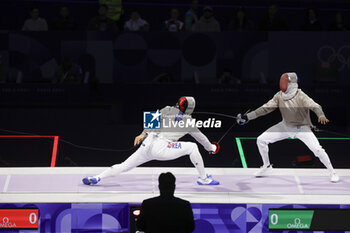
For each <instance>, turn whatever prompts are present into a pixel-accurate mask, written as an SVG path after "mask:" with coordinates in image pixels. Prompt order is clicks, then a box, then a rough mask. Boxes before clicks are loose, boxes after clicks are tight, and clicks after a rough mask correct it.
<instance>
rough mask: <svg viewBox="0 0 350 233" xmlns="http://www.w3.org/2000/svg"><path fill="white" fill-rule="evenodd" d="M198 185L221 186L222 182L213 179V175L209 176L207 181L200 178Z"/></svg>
mask: <svg viewBox="0 0 350 233" xmlns="http://www.w3.org/2000/svg"><path fill="white" fill-rule="evenodd" d="M197 184H199V185H219V184H220V182H219V181H216V180H214V179H213V177H212V176H211V175H207V177H205V179H202V178H200V177H198V180H197Z"/></svg>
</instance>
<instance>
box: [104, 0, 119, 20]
mask: <svg viewBox="0 0 350 233" xmlns="http://www.w3.org/2000/svg"><path fill="white" fill-rule="evenodd" d="M98 2H99V4H100V5H106V6H107V7H108V12H107V17H108V18H109V19H111V20H113V21H114V22H116V23H117V21H118V20H119V19H120V17H121V15H122V11H123V6H122V0H99V1H98Z"/></svg>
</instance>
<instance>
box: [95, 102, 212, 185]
mask: <svg viewBox="0 0 350 233" xmlns="http://www.w3.org/2000/svg"><path fill="white" fill-rule="evenodd" d="M161 114H162V115H161V117H162V118H161V119H166V120H168V121H172V122H179V121H185V120H191V119H192V118H191V116H190V115H184V114H183V113H182V112H181V111H180V110H179V109H178V108H176V107H170V106H167V107H165V108H163V109H162V110H161ZM145 132H147V134H148V135H147V137H146V139H145V140H144V141H143V142H142V144H141V145H140V147H139V149H138V150H137V151H135V152H134V153H133V154H132V155H131V156H130V157H129V158H128V159H126V160H125V161H124V162H122V163H121V164H116V165H113V166H112V167H110V168H108V169H107V170H105V171H104V172H102V173H101V174H99V175H97V176H95V177H96V178H101V179H102V178H105V177H109V176H114V175H118V174H120V173H122V172H126V171H129V170H131V169H133V168H135V167H137V166H139V165H141V164H143V163H146V162H148V161H151V160H161V161H166V160H173V159H177V158H179V157H181V156H184V155H189V156H190V160H191V162H192V164H193V165H194V166H195V167H196V169H197V171H198V173H199V176H200V178H202V179H205V178H206V173H205V170H204V162H203V159H202V156H201V154H200V153H199V150H198V146H197V144H196V143H193V142H183V141H178V139H179V138H181V137H183V136H184V135H186V134H190V135H191V136H192V137H194V138H195V139H196V141H197V142H199V143H200V144H202V145H203V147H204V148H205V149H206V150H207V151H215V150H216V146H215V145H213V144H211V143H210V142H209V140H208V138H207V137H206V136H205V135H204V134H203V133H202V132H201V131H200V130H199V129H198V128H196V127H191V128H179V127H173V128H171V129H169V128H168V129H167V128H161V129H159V130H145Z"/></svg>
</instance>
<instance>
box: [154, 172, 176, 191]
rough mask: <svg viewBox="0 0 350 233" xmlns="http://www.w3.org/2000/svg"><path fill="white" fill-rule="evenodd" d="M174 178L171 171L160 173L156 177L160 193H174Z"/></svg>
mask: <svg viewBox="0 0 350 233" xmlns="http://www.w3.org/2000/svg"><path fill="white" fill-rule="evenodd" d="M175 181H176V178H175V176H174V175H173V174H172V173H171V172H167V173H162V174H160V175H159V178H158V182H159V184H158V187H159V192H160V195H174V192H175Z"/></svg>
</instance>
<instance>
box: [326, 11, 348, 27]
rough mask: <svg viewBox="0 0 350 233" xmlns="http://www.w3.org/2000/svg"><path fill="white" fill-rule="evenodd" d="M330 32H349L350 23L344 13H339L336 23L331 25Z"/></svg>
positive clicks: (336, 16)
mask: <svg viewBox="0 0 350 233" xmlns="http://www.w3.org/2000/svg"><path fill="white" fill-rule="evenodd" d="M328 30H330V31H347V30H349V25H348V22H347V20H346V18H345V16H344V14H343V13H341V12H337V13H336V14H335V19H334V21H333V22H332V23H331V24H330V25H329V27H328Z"/></svg>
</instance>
